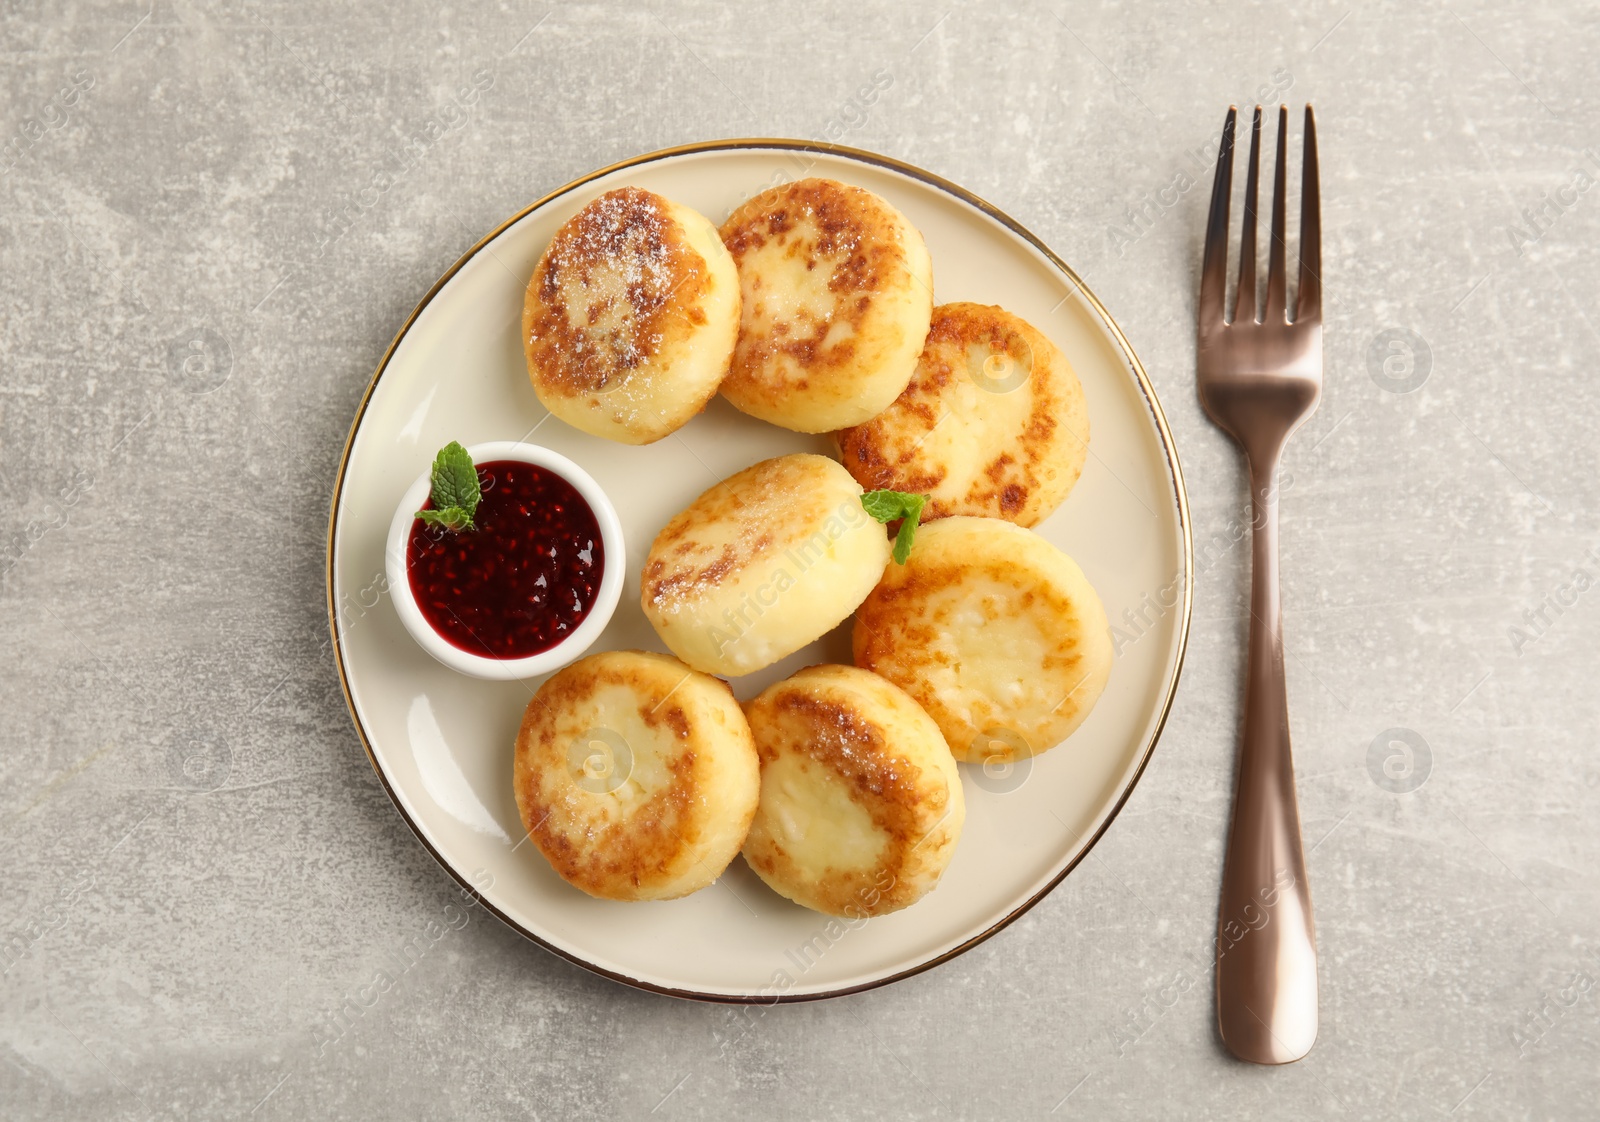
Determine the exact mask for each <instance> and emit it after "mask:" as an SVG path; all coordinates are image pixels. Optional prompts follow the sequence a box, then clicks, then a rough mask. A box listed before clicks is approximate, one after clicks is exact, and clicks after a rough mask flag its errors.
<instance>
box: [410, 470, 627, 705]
mask: <svg viewBox="0 0 1600 1122" xmlns="http://www.w3.org/2000/svg"><path fill="white" fill-rule="evenodd" d="M467 454H468V455H470V456H471V457H472V462H473V463H475V464H483V463H489V462H491V461H493V460H518V461H521V462H522V463H525V464H534V465H536V466H538V467H542V468H545V469H547V470H549V471H553V472H555V473H556V474H557V475H559V476H561V478H562V479H565V480H566V481H567V482H568V483H570V484H572V486H573V488H574V489H575V490H576V491H577V492H578V494H580V495H582V496H583V499H584V501H585V502H587V503H588V504H589V509H591V510H593V511H594V517H595V521H596V522H598V523H599V524H600V543H601V549H602V556H603V565H604V570H603V572H602V573H601V576H600V589H599V591H598V592H597V593H596V595H595V601H594V605H593V606H592V607H591V608H590V609H589V612H588V614H587V615H585V616H584V617H583V622H582V623H580V624H578V626H577V628H576V630H574V631H573V632H572V634H570V635H568V636H567V637H566V638H565V639H563V640H561V642H559V643H557V644H556V645H555V646H553V647H551V648H550V649H549V650H547V651H540V652H539V653H538V654H535V655H529V656H528V657H526V658H489V657H486V656H484V655H477V654H473V653H472V652H470V651H464V650H462V649H461V648H460V647H458V646H456V645H455V644H454V643H452V642H450V641H449V640H448V639H446V638H445V637H444V636H443V635H440V634H439V633H438V632H437V631H435V630H434V629H433V627H432V625H431V624H429V623H428V621H427V619H426V618H425V617H424V616H423V614H422V609H421V608H419V607H417V601H416V598H415V597H414V596H413V595H412V593H411V579H410V574H409V573H408V572H407V564H406V550H407V547H408V545H409V543H410V540H411V526H412V523H413V522H415V521H416V512H417V511H419V510H421V509H422V504H423V503H424V502H426V501H427V499H428V494H429V492H430V491H431V490H432V485H433V465H432V463H431V462H430V463H429V465H428V468H427V470H425V471H424V472H423V473H422V474H421V475H420V476H419V477H418V478H417V481H416V482H415V483H413V484H412V485H411V486H410V488H409V489H408V490H407V491H406V493H405V497H404V498H403V499H401V500H400V506H399V507H398V508H397V509H396V510H395V512H394V521H393V522H392V523H391V524H390V526H389V544H388V548H387V550H386V553H385V562H386V569H387V573H388V579H389V592H390V595H391V597H392V598H393V600H394V606H395V610H396V611H397V612H399V613H400V622H401V623H403V624H405V627H406V630H407V631H409V632H410V633H411V637H412V638H413V639H415V640H416V641H417V644H418V645H419V646H421V647H422V649H423V650H425V651H427V652H428V653H429V654H431V655H432V656H433V657H434V658H436V659H438V660H439V661H440V662H442V663H444V664H445V665H446V666H448V667H449V668H450V669H452V670H459V671H460V672H461V673H463V674H470V675H471V676H472V677H474V678H489V679H492V680H495V681H511V680H513V679H517V678H532V677H535V676H536V675H539V674H548V673H550V672H552V671H555V670H559V669H561V668H562V667H563V666H565V665H567V663H569V662H572V661H574V660H576V659H577V658H578V657H579V656H580V655H582V654H583V652H584V651H586V650H588V649H589V647H590V646H591V645H593V643H594V641H595V640H596V639H598V638H599V637H600V633H601V632H602V631H604V630H605V627H606V624H607V623H608V622H610V620H611V613H612V612H614V611H615V610H616V607H617V600H618V598H619V597H620V596H621V595H622V577H623V570H624V569H626V568H627V564H628V561H627V553H626V552H624V547H623V543H622V522H621V520H620V519H619V518H618V517H617V511H616V508H615V507H614V506H612V505H611V500H610V499H609V498H607V497H606V493H605V492H604V491H602V490H601V489H600V485H599V484H598V483H596V482H595V481H594V479H593V478H592V477H591V476H590V475H589V473H588V472H586V471H584V470H583V469H582V468H581V467H579V466H578V465H577V464H575V463H573V462H572V461H571V460H569V459H567V458H566V457H565V456H563V455H561V454H560V453H557V452H552V451H550V449H548V448H541V447H540V446H539V445H537V444H523V443H520V442H518V441H514V440H497V441H491V442H489V443H487V444H474V445H472V447H470V448H468V449H467Z"/></svg>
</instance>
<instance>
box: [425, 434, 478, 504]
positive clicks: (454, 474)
mask: <svg viewBox="0 0 1600 1122" xmlns="http://www.w3.org/2000/svg"><path fill="white" fill-rule="evenodd" d="M482 497H483V491H482V490H481V489H480V488H479V486H478V469H477V467H476V465H474V464H473V462H472V457H471V456H469V455H467V450H466V449H465V448H463V447H461V445H459V444H457V443H456V442H455V441H453V440H452V441H451V442H450V443H449V444H446V445H445V446H444V447H443V448H441V449H439V454H438V455H437V456H435V457H434V460H433V494H432V499H433V508H434V509H435V510H441V511H442V510H448V509H449V508H451V507H458V508H459V509H461V510H462V511H464V512H465V513H466V516H467V521H469V522H470V521H471V520H472V516H473V515H474V514H476V513H477V512H478V500H479V499H480V498H482Z"/></svg>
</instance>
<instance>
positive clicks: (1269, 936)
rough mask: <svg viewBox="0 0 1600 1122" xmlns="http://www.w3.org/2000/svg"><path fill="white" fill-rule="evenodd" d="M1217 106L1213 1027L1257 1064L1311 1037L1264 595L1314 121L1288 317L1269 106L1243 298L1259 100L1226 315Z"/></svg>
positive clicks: (1228, 152) (1207, 401)
mask: <svg viewBox="0 0 1600 1122" xmlns="http://www.w3.org/2000/svg"><path fill="white" fill-rule="evenodd" d="M1236 115H1237V110H1235V109H1233V108H1231V107H1230V108H1229V110H1228V119H1227V122H1226V124H1225V125H1224V126H1223V133H1222V148H1221V151H1220V152H1219V153H1218V154H1217V177H1216V181H1215V183H1214V184H1213V186H1212V193H1211V217H1210V221H1209V223H1208V224H1207V227H1206V250H1205V261H1204V264H1203V265H1202V266H1201V271H1200V316H1199V319H1200V324H1199V341H1198V348H1197V349H1198V356H1197V366H1198V386H1199V393H1200V403H1201V404H1202V405H1203V406H1204V407H1205V410H1206V412H1207V413H1208V414H1209V415H1210V416H1211V419H1212V420H1213V421H1215V422H1216V423H1217V425H1218V426H1219V427H1221V428H1222V429H1223V430H1224V431H1226V432H1227V433H1228V434H1229V435H1230V436H1232V437H1233V439H1234V440H1235V441H1236V442H1237V443H1238V444H1239V447H1240V448H1242V449H1243V450H1244V454H1245V458H1246V459H1247V460H1248V461H1249V466H1250V493H1251V508H1252V512H1253V514H1254V521H1253V531H1252V549H1251V561H1250V577H1251V581H1250V658H1249V669H1248V671H1247V677H1246V682H1245V700H1244V736H1243V739H1242V741H1241V744H1240V748H1239V771H1238V779H1237V787H1236V789H1235V793H1234V803H1233V825H1232V828H1231V829H1230V831H1229V834H1228V855H1227V861H1226V864H1225V866H1224V868H1223V874H1222V905H1221V910H1220V911H1219V913H1218V918H1217V947H1216V952H1217V1027H1218V1029H1219V1030H1220V1031H1221V1034H1222V1040H1223V1043H1225V1044H1226V1045H1227V1047H1228V1050H1229V1051H1231V1052H1232V1053H1233V1054H1234V1055H1235V1056H1238V1057H1239V1058H1240V1059H1242V1060H1249V1061H1251V1062H1253V1063H1258V1064H1281V1063H1288V1062H1290V1061H1291V1060H1298V1059H1300V1058H1301V1057H1302V1056H1304V1055H1305V1054H1306V1053H1307V1052H1309V1051H1310V1050H1311V1045H1312V1042H1313V1041H1315V1040H1316V1038H1317V943H1316V931H1315V927H1314V924H1313V922H1312V918H1311V893H1310V889H1309V887H1308V886H1307V884H1306V871H1305V854H1304V852H1303V851H1302V847H1301V842H1300V812H1299V809H1298V807H1297V806H1296V804H1295V797H1294V763H1293V761H1292V760H1291V759H1290V754H1289V707H1288V699H1287V697H1286V695H1285V691H1284V677H1283V616H1282V610H1281V604H1280V597H1279V590H1278V491H1277V482H1276V478H1277V471H1278V463H1279V460H1280V458H1281V457H1282V455H1283V447H1284V445H1285V444H1286V443H1287V442H1288V439H1289V436H1290V434H1291V433H1293V432H1294V431H1295V429H1297V428H1299V427H1300V424H1301V423H1302V422H1303V421H1304V420H1305V419H1306V418H1307V417H1309V416H1310V415H1311V414H1312V413H1313V412H1315V411H1316V408H1317V400H1318V398H1320V397H1321V395H1322V279H1321V272H1322V222H1321V217H1320V208H1319V205H1318V189H1317V139H1316V124H1315V122H1314V120H1313V118H1312V115H1311V107H1310V106H1309V105H1308V106H1306V118H1305V155H1304V161H1303V162H1304V168H1303V173H1302V179H1301V188H1300V207H1301V209H1300V253H1299V258H1300V261H1299V266H1300V268H1299V272H1300V277H1299V285H1298V290H1297V300H1296V305H1295V312H1294V318H1293V319H1290V318H1289V316H1288V305H1287V287H1288V286H1287V277H1286V269H1285V262H1284V258H1285V256H1286V252H1285V241H1284V210H1285V200H1284V184H1285V174H1284V150H1285V148H1286V147H1287V141H1288V132H1289V110H1288V107H1287V106H1280V107H1279V110H1278V158H1277V164H1276V167H1275V170H1274V174H1273V195H1272V243H1271V245H1270V246H1269V249H1268V266H1267V298H1266V308H1265V311H1264V312H1258V311H1257V300H1256V194H1257V188H1258V186H1259V180H1260V166H1261V162H1260V148H1261V107H1260V106H1257V107H1256V111H1255V119H1254V123H1253V124H1252V126H1251V131H1250V171H1249V173H1248V177H1247V178H1246V180H1245V200H1244V232H1243V236H1242V238H1241V239H1240V243H1239V294H1238V300H1237V306H1236V309H1235V312H1234V317H1233V319H1232V321H1229V320H1228V319H1227V308H1226V304H1227V294H1226V289H1227V279H1228V200H1229V195H1230V193H1231V190H1230V189H1231V187H1232V183H1233V133H1234V123H1235V118H1236Z"/></svg>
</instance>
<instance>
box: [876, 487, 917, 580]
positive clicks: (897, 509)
mask: <svg viewBox="0 0 1600 1122" xmlns="http://www.w3.org/2000/svg"><path fill="white" fill-rule="evenodd" d="M927 501H928V498H927V496H926V495H913V494H909V493H908V492H905V491H868V492H866V493H865V494H864V495H862V496H861V508H862V509H863V510H865V511H866V512H867V513H868V514H870V515H871V516H872V517H873V518H875V519H877V520H878V521H879V522H883V523H885V524H887V523H889V522H893V521H894V520H895V519H897V518H898V519H900V532H899V533H897V534H895V536H894V559H895V563H896V564H900V565H904V564H905V563H906V561H907V560H909V559H910V557H911V543H912V541H913V540H914V539H915V538H916V536H917V523H918V522H920V521H921V519H922V507H923V504H925V503H926V502H927Z"/></svg>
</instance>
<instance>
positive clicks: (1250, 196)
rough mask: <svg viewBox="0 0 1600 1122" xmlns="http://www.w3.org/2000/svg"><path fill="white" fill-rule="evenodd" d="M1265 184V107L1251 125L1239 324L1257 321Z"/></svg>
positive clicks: (1237, 312) (1236, 314) (1236, 312)
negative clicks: (1260, 195) (1260, 196)
mask: <svg viewBox="0 0 1600 1122" xmlns="http://www.w3.org/2000/svg"><path fill="white" fill-rule="evenodd" d="M1260 181H1261V106H1259V105H1258V106H1256V113H1255V119H1254V120H1253V121H1252V122H1251V124H1250V170H1249V171H1248V172H1247V173H1245V180H1244V237H1243V238H1242V239H1240V242H1239V299H1238V301H1237V302H1236V303H1235V304H1234V306H1233V319H1234V322H1235V323H1237V322H1238V321H1239V320H1241V319H1244V320H1246V321H1247V322H1252V323H1253V322H1255V320H1256V225H1257V223H1256V194H1257V188H1258V186H1259V184H1260Z"/></svg>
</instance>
